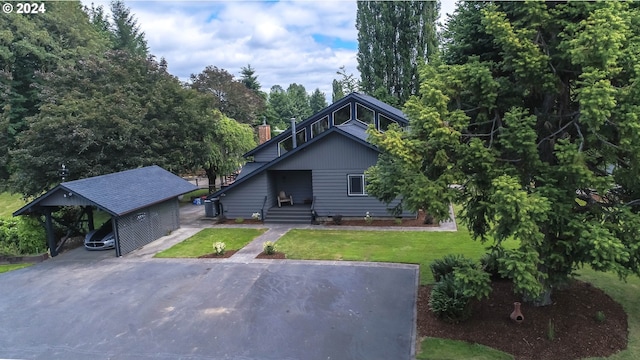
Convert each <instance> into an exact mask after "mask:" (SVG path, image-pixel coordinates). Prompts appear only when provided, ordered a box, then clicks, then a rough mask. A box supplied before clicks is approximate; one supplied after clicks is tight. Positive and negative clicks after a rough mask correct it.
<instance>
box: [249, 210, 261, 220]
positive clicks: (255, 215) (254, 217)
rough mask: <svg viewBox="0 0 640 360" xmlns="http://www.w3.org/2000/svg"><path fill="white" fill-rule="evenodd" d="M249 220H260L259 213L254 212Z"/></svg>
mask: <svg viewBox="0 0 640 360" xmlns="http://www.w3.org/2000/svg"><path fill="white" fill-rule="evenodd" d="M251 218H252V219H253V220H260V218H261V216H260V213H259V212H254V213H253V214H252V215H251Z"/></svg>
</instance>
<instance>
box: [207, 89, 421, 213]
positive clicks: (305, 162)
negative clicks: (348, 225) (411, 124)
mask: <svg viewBox="0 0 640 360" xmlns="http://www.w3.org/2000/svg"><path fill="white" fill-rule="evenodd" d="M393 123H396V124H398V125H400V126H401V127H405V126H407V125H408V120H407V118H406V116H405V115H404V114H403V113H402V112H401V111H400V110H398V109H396V108H394V107H392V106H389V105H388V104H385V103H383V102H381V101H379V100H377V99H375V98H373V97H370V96H368V95H363V94H359V93H351V94H349V95H347V96H346V97H344V98H342V99H340V100H338V101H337V102H335V103H333V104H332V105H330V106H328V107H327V108H325V109H323V110H322V111H320V112H318V113H317V114H314V115H313V116H311V117H309V118H308V119H305V120H303V121H301V122H298V123H294V122H292V126H291V128H289V129H288V130H286V131H284V132H283V133H281V134H279V135H278V136H276V137H274V138H273V139H269V135H268V133H269V130H268V129H267V130H265V129H264V128H262V129H260V130H259V137H260V138H261V141H264V142H263V143H262V144H260V145H259V146H257V147H256V148H255V149H253V150H251V151H249V152H248V153H246V154H245V155H244V157H245V158H247V159H249V162H247V163H246V164H245V165H244V167H243V168H242V169H241V171H240V173H239V174H238V176H237V178H236V180H235V181H234V182H233V183H232V184H231V185H229V186H226V187H223V188H222V189H221V190H219V191H218V192H216V193H214V194H212V195H211V196H210V197H211V198H214V199H218V200H219V202H220V207H219V210H220V211H222V212H223V214H224V216H225V217H227V218H244V219H249V218H251V217H252V215H253V214H255V213H259V214H260V215H261V217H262V218H263V219H264V221H265V222H306V223H309V222H311V219H312V214H313V215H314V216H318V217H332V216H335V215H342V216H344V217H363V216H365V214H366V213H367V212H369V213H370V214H371V215H372V216H375V217H380V216H389V212H388V211H387V208H388V207H389V206H387V204H384V203H382V202H380V201H378V200H377V199H376V198H374V197H372V196H369V195H367V193H366V188H365V184H366V178H365V175H364V172H365V170H367V169H368V168H369V167H371V166H373V165H375V164H376V162H377V159H378V154H379V151H378V149H377V148H376V147H375V146H373V145H372V144H371V143H369V142H368V141H367V134H366V129H367V126H369V125H370V124H373V125H374V126H375V127H376V128H377V129H378V130H380V131H385V130H386V129H387V128H388V127H389V126H390V125H391V124H393ZM293 134H295V136H294V135H293ZM282 192H284V194H285V195H286V197H285V198H284V199H281V200H286V201H281V202H279V201H278V197H279V195H281V194H282ZM291 200H292V201H291ZM291 202H293V204H291ZM393 205H394V204H390V206H393ZM402 216H403V217H415V216H416V214H415V213H410V212H405V213H403V214H402Z"/></svg>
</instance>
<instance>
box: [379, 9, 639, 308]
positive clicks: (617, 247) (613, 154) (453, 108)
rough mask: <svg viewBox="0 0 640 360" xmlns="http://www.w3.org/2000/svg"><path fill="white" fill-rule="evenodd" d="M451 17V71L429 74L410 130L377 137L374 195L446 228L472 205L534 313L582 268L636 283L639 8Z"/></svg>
mask: <svg viewBox="0 0 640 360" xmlns="http://www.w3.org/2000/svg"><path fill="white" fill-rule="evenodd" d="M472 8H474V9H476V10H478V11H479V16H478V12H476V11H471V9H472ZM454 16H455V18H454V19H452V21H450V22H449V23H448V26H447V28H448V29H447V31H448V42H447V43H446V44H445V48H444V53H445V55H444V57H443V58H444V59H447V60H449V61H451V62H452V63H450V64H447V63H437V61H434V62H432V63H429V64H426V65H424V66H423V67H422V68H421V79H422V84H421V87H420V93H419V96H414V97H411V99H410V100H409V101H408V102H407V103H406V106H405V113H406V114H407V115H408V116H409V118H410V119H411V127H410V130H409V131H400V130H399V129H395V130H394V129H390V130H389V131H386V132H384V133H379V132H375V131H370V135H371V138H372V141H373V142H374V143H375V144H377V145H378V147H379V148H380V149H381V151H382V155H381V156H380V158H379V161H378V163H377V165H376V166H375V167H373V168H372V169H370V170H369V172H368V178H367V179H368V181H369V184H368V186H367V191H368V193H369V194H373V195H374V196H376V197H378V198H380V199H382V200H384V201H387V202H389V200H390V199H392V198H395V197H396V196H399V195H400V196H402V198H403V206H405V207H407V208H410V209H412V210H418V209H420V208H422V209H425V210H427V212H429V213H430V214H431V215H433V216H434V217H435V218H436V220H438V219H440V220H442V219H446V218H447V217H448V212H449V203H450V202H451V201H457V202H460V203H462V204H463V211H462V213H461V215H460V219H461V220H462V221H463V222H464V223H465V224H466V225H467V227H468V228H469V230H470V231H471V232H472V233H473V235H474V237H475V238H477V239H480V240H482V241H491V242H492V247H493V248H494V249H496V250H500V251H498V253H503V254H504V255H503V256H502V257H501V258H499V259H498V263H499V270H500V272H501V273H502V274H503V275H505V276H508V277H510V278H512V279H513V281H514V290H515V291H516V292H518V293H520V294H523V295H524V298H525V300H532V301H533V302H534V304H537V305H548V304H551V302H552V300H551V291H552V289H554V288H557V287H559V286H562V285H563V284H565V283H566V281H567V280H569V279H570V277H571V276H572V274H573V273H574V271H575V270H577V269H579V268H581V267H582V266H584V265H588V266H591V267H592V268H593V269H595V270H597V271H612V272H615V273H617V274H618V275H619V276H620V277H621V278H625V277H626V276H628V275H630V274H636V275H640V182H639V181H638V179H639V178H640V130H639V129H640V127H639V126H638V114H639V113H640V90H639V88H638V86H637V84H638V81H639V80H640V73H639V69H638V66H637V59H639V58H640V48H639V47H638V46H637V44H638V41H639V40H640V26H638V19H640V8H639V7H638V6H636V5H635V4H633V3H628V2H568V3H562V2H560V3H559V2H525V3H522V2H495V3H492V4H477V3H471V4H468V3H466V4H465V3H462V4H461V5H460V7H459V8H458V11H456V13H455V14H454ZM476 34H484V35H486V36H488V37H489V40H488V41H477V40H478V39H477V38H476V36H477V35H476ZM484 35H483V36H484ZM451 184H460V185H461V186H460V187H455V188H454V187H451V186H450V185H451ZM506 239H515V240H517V241H518V242H519V246H518V247H517V248H516V249H504V248H503V246H502V244H503V242H504V240H506Z"/></svg>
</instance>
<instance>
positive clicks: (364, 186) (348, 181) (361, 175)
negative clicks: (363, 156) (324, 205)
mask: <svg viewBox="0 0 640 360" xmlns="http://www.w3.org/2000/svg"><path fill="white" fill-rule="evenodd" d="M355 177H359V178H360V179H362V180H361V186H362V193H352V192H351V178H355ZM347 196H367V189H366V181H365V176H364V174H347Z"/></svg>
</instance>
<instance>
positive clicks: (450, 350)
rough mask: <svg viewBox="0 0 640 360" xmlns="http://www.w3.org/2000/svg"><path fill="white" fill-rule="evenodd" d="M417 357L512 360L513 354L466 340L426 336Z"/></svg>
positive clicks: (449, 359)
mask: <svg viewBox="0 0 640 360" xmlns="http://www.w3.org/2000/svg"><path fill="white" fill-rule="evenodd" d="M421 348H422V350H421V352H420V353H419V354H417V356H416V359H428V360H435V359H437V360H458V359H465V360H511V359H513V356H511V355H509V354H507V353H504V352H501V351H499V350H495V349H492V348H490V347H487V346H484V345H479V344H470V343H467V342H464V341H456V340H449V339H437V338H426V339H424V340H422V343H421Z"/></svg>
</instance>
